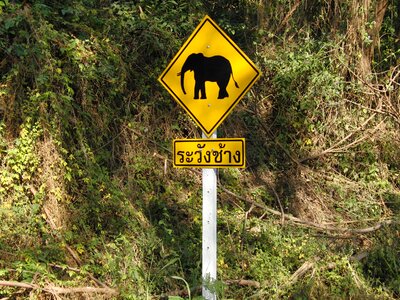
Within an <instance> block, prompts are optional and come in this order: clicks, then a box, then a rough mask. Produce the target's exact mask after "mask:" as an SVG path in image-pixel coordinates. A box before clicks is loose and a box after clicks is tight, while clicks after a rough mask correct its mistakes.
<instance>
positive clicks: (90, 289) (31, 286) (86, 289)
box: [0, 281, 118, 296]
mask: <svg viewBox="0 0 400 300" xmlns="http://www.w3.org/2000/svg"><path fill="white" fill-rule="evenodd" d="M0 286H6V287H15V288H23V289H30V290H42V291H44V292H46V293H50V294H76V293H86V294H88V293H97V294H109V295H115V296H116V295H118V292H117V291H116V290H115V289H112V288H97V287H75V288H63V287H55V286H45V287H41V286H39V285H37V284H33V283H26V282H19V281H0Z"/></svg>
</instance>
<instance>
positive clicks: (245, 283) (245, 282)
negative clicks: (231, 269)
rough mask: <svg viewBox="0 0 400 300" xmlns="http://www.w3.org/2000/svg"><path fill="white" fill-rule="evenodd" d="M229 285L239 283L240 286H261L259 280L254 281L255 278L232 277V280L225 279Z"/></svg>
mask: <svg viewBox="0 0 400 300" xmlns="http://www.w3.org/2000/svg"><path fill="white" fill-rule="evenodd" d="M224 282H225V283H226V284H227V285H231V284H237V285H240V286H250V287H254V288H257V289H258V288H260V283H259V282H258V281H254V280H247V279H236V280H234V279H231V280H225V281H224Z"/></svg>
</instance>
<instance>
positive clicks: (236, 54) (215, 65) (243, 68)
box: [159, 16, 261, 137]
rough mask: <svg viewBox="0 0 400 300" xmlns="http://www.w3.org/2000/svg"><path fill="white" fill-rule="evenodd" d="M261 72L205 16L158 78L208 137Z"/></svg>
mask: <svg viewBox="0 0 400 300" xmlns="http://www.w3.org/2000/svg"><path fill="white" fill-rule="evenodd" d="M260 75H261V72H260V71H259V70H258V69H257V68H256V66H255V65H254V63H253V62H252V61H251V60H250V59H249V58H248V57H247V56H246V54H244V52H243V51H242V50H240V49H239V47H238V46H237V45H236V44H235V43H234V42H233V41H232V40H231V39H230V38H229V37H228V36H227V34H226V33H225V32H223V31H222V29H221V28H220V27H219V26H218V25H217V24H216V23H215V22H214V21H213V20H211V18H210V17H208V16H206V17H205V18H204V19H203V20H202V21H201V22H200V24H199V25H198V26H197V28H196V29H195V31H194V32H193V33H192V34H191V36H190V37H189V38H188V40H187V41H186V42H185V43H184V44H183V46H182V48H181V49H180V50H179V52H178V53H177V54H176V55H175V57H174V58H173V59H172V61H171V62H170V64H169V65H168V66H167V68H166V69H165V71H164V72H163V73H162V74H161V76H160V78H159V81H160V82H161V83H162V85H163V86H164V87H165V88H166V89H167V90H168V92H169V93H170V94H171V95H172V96H173V97H174V99H175V100H176V101H177V102H178V103H179V104H180V105H182V107H183V108H184V109H185V110H186V111H187V112H188V113H189V115H190V116H191V117H192V118H193V120H194V121H195V122H196V123H197V125H199V126H200V128H201V129H202V130H203V132H204V133H205V134H206V135H207V136H208V137H210V136H211V135H212V133H213V132H214V131H215V130H216V129H217V127H218V126H219V125H220V124H221V123H222V121H223V120H224V119H225V118H226V117H227V115H228V114H229V113H230V112H231V111H232V109H233V108H234V107H235V105H236V104H237V103H238V102H239V101H240V99H241V98H242V97H243V96H244V95H245V94H246V93H247V91H248V90H249V89H250V88H251V86H252V85H253V84H254V82H255V81H256V80H257V79H258V78H259V77H260Z"/></svg>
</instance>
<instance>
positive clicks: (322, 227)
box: [219, 185, 395, 234]
mask: <svg viewBox="0 0 400 300" xmlns="http://www.w3.org/2000/svg"><path fill="white" fill-rule="evenodd" d="M219 187H220V189H221V190H223V191H224V192H225V193H227V194H229V195H231V196H234V197H236V198H237V199H239V200H242V201H245V202H247V203H250V204H252V205H253V206H255V207H258V208H261V209H263V210H265V211H267V212H269V213H271V214H273V215H275V216H278V217H284V218H285V219H286V220H288V221H292V222H294V223H297V224H301V225H303V226H306V227H309V228H314V229H316V230H320V231H331V232H341V233H351V234H364V233H369V232H373V231H376V230H378V229H380V228H381V227H382V226H384V225H390V224H393V223H395V221H394V220H392V219H389V220H382V221H381V222H379V223H377V224H375V225H373V226H371V227H366V228H359V229H351V228H341V227H335V226H330V225H327V224H319V223H314V222H310V221H306V220H302V219H300V218H297V217H294V216H292V215H289V214H282V213H281V212H279V211H277V210H275V209H272V208H269V207H267V206H266V205H265V204H262V203H259V202H256V201H254V200H251V199H248V198H246V197H242V196H239V195H237V194H235V193H233V192H231V191H230V190H228V189H227V188H225V187H223V186H222V185H220V186H219Z"/></svg>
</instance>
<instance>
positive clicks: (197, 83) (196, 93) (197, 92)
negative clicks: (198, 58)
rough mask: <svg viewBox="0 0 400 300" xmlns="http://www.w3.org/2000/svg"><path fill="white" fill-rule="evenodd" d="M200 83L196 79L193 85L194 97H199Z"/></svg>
mask: <svg viewBox="0 0 400 300" xmlns="http://www.w3.org/2000/svg"><path fill="white" fill-rule="evenodd" d="M199 92H200V83H199V82H198V81H197V80H196V83H195V85H194V99H199Z"/></svg>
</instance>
